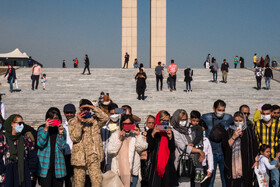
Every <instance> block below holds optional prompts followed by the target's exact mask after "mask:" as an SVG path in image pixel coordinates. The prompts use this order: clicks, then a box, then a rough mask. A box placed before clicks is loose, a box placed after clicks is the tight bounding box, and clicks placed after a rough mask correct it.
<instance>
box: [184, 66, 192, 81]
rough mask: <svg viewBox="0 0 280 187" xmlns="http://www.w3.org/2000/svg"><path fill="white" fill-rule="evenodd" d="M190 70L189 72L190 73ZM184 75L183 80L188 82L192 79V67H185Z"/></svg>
mask: <svg viewBox="0 0 280 187" xmlns="http://www.w3.org/2000/svg"><path fill="white" fill-rule="evenodd" d="M190 71H191V73H190ZM184 75H185V80H184V81H185V82H190V81H192V80H193V79H192V76H193V70H192V69H190V68H187V69H185V71H184Z"/></svg>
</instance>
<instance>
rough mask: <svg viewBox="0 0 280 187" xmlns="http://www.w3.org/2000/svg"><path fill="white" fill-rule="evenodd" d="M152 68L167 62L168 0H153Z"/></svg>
mask: <svg viewBox="0 0 280 187" xmlns="http://www.w3.org/2000/svg"><path fill="white" fill-rule="evenodd" d="M150 37H151V47H150V50H151V59H150V64H151V68H154V67H155V66H157V63H158V62H159V61H161V63H162V64H166V0H151V33H150Z"/></svg>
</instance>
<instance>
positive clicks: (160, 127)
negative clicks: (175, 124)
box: [157, 125, 169, 131]
mask: <svg viewBox="0 0 280 187" xmlns="http://www.w3.org/2000/svg"><path fill="white" fill-rule="evenodd" d="M157 128H158V129H159V130H161V131H167V130H168V128H169V126H168V125H157Z"/></svg>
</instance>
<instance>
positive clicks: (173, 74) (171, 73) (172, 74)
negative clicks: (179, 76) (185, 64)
mask: <svg viewBox="0 0 280 187" xmlns="http://www.w3.org/2000/svg"><path fill="white" fill-rule="evenodd" d="M177 70H178V66H177V65H176V64H175V63H174V60H173V59H172V60H171V64H170V65H169V66H168V73H169V76H170V77H171V90H170V91H176V73H177Z"/></svg>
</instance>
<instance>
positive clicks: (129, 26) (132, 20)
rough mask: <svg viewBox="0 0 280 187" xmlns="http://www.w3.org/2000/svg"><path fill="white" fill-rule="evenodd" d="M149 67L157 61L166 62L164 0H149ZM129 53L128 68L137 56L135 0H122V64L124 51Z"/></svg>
mask: <svg viewBox="0 0 280 187" xmlns="http://www.w3.org/2000/svg"><path fill="white" fill-rule="evenodd" d="M150 3H151V8H150V14H151V17H150V26H151V27H150V29H151V30H150V68H154V67H155V66H157V63H158V62H159V61H161V62H162V64H166V0H150ZM126 52H127V53H128V54H129V55H130V58H129V63H128V68H133V62H134V59H135V58H137V0H122V57H121V62H122V66H123V64H124V56H125V53H126Z"/></svg>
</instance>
